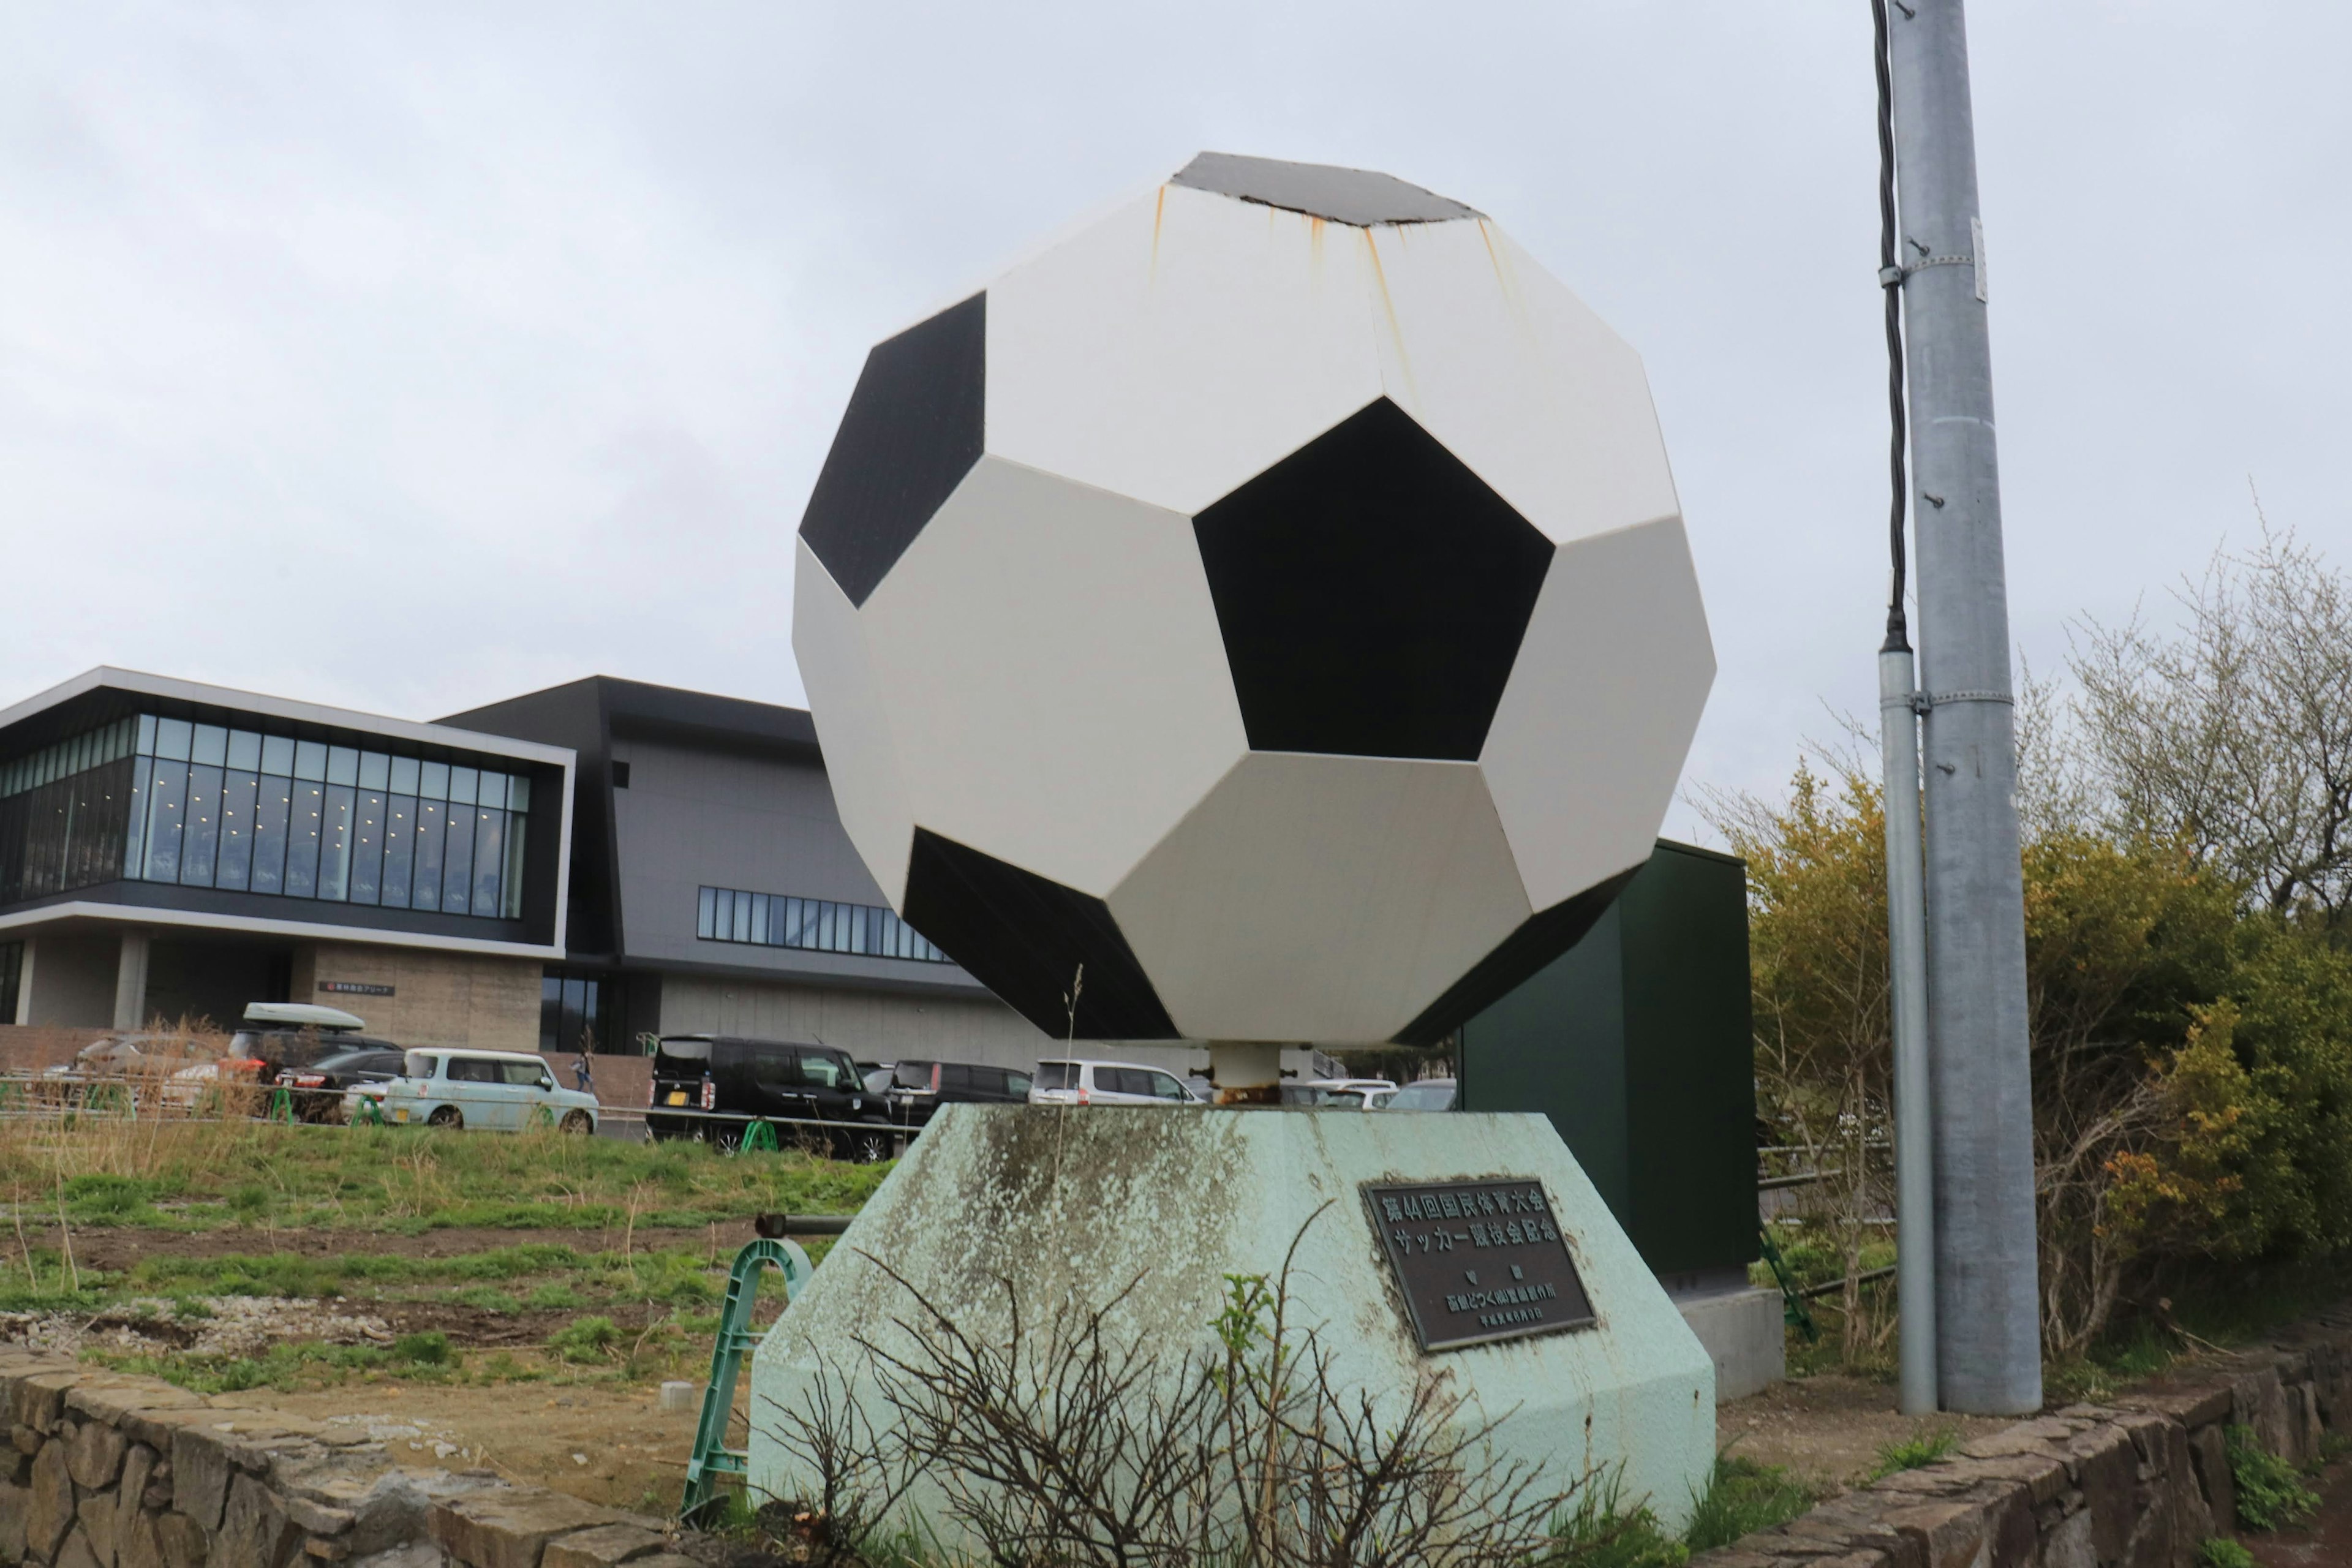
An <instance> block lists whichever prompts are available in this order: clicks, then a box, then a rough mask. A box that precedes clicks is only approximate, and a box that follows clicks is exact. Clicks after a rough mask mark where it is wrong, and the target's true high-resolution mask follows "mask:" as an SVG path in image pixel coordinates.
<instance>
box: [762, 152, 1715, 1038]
mask: <svg viewBox="0 0 2352 1568" xmlns="http://www.w3.org/2000/svg"><path fill="white" fill-rule="evenodd" d="M793 648H794V651H795V652H796V653H797V655H798V656H799V660H800V667H801V670H802V674H803V678H804V679H805V680H806V683H807V687H808V692H809V700H810V707H811V709H812V710H814V714H815V719H816V725H817V731H818V734H819V737H820V739H821V740H822V742H823V743H824V752H825V760H826V764H827V767H828V769H829V770H830V772H831V774H832V778H833V784H834V794H835V799H836V800H837V801H838V802H839V805H840V810H841V816H842V821H843V823H844V825H845V826H846V827H847V829H848V832H849V836H850V837H851V839H852V840H853V841H854V842H855V843H856V846H857V848H858V850H859V852H860V854H861V855H863V857H864V858H865V860H866V864H867V866H868V867H870V868H872V870H873V872H874V874H875V877H876V879H877V880H878V881H879V882H880V883H881V885H882V887H883V889H884V891H885V892H886V894H887V896H888V897H889V898H890V899H891V900H892V901H893V902H894V903H895V904H897V905H898V909H899V910H900V912H901V913H902V914H904V916H905V917H906V919H907V920H908V922H909V923H910V924H912V925H913V926H914V927H915V928H916V929H917V930H919V931H921V932H922V933H923V934H924V935H925V936H927V937H929V939H930V940H931V941H932V942H936V943H938V944H939V945H940V947H941V948H943V949H945V950H946V951H947V952H948V953H949V954H950V956H952V957H953V958H954V959H955V960H956V961H957V962H958V963H961V964H962V965H963V966H964V967H965V968H966V969H968V970H969V971H971V973H973V974H974V975H976V976H977V977H978V978H979V979H981V980H982V982H984V983H985V984H987V985H988V986H989V987H990V988H991V989H992V990H993V991H994V992H995V993H996V994H998V995H999V996H1001V997H1003V999H1004V1000H1005V1001H1006V1002H1008V1003H1009V1004H1011V1005H1013V1007H1015V1008H1016V1009H1018V1010H1019V1011H1020V1012H1021V1013H1022V1014H1023V1015H1024V1016H1026V1017H1028V1018H1029V1019H1030V1020H1031V1021H1032V1022H1033V1023H1034V1024H1036V1025H1037V1026H1038V1027H1040V1028H1042V1029H1044V1030H1045V1031H1046V1032H1047V1033H1048V1034H1050V1035H1053V1036H1055V1037H1062V1036H1064V1035H1066V1034H1069V1033H1073V1032H1075V1034H1076V1036H1077V1037H1080V1038H1087V1039H1129V1040H1146V1039H1193V1040H1206V1041H1213V1042H1220V1043H1223V1042H1243V1041H1254V1042H1283V1041H1296V1042H1314V1043H1322V1044H1346V1043H1363V1042H1374V1041H1387V1040H1399V1041H1404V1042H1407V1043H1424V1042H1429V1041H1433V1040H1435V1039H1437V1038H1440V1037H1443V1036H1444V1034H1445V1033H1446V1032H1447V1031H1448V1030H1450V1029H1451V1028H1452V1027H1453V1026H1454V1025H1456V1024H1457V1023H1459V1022H1460V1021H1461V1020H1462V1019H1463V1018H1465V1017H1466V1016H1469V1015H1470V1014H1472V1013H1474V1012H1475V1011H1477V1010H1478V1009H1479V1008H1481V1007H1483V1006H1485V1005H1486V1004H1487V1003H1489V1002H1491V1001H1493V1000H1494V999H1496V997H1498V996H1499V995H1501V994H1503V993H1504V992H1506V991H1507V990H1509V989H1510V988H1511V987H1512V986H1514V985H1516V984H1517V983H1518V982H1519V981H1521V980H1523V979H1525V978H1526V977H1527V976H1528V974H1530V973H1533V972H1534V971H1535V970H1536V969H1538V968H1539V967H1541V966H1542V965H1543V964H1544V963H1548V962H1549V961H1550V960H1551V959H1552V958H1554V957H1556V956H1557V955H1558V954H1559V952H1562V951H1563V950H1564V949H1565V948H1567V947H1568V946H1569V945H1570V943H1571V942H1574V941H1575V939H1576V938H1577V937H1578V936H1580V934H1582V932H1583V931H1584V930H1585V929H1586V927H1588V926H1589V925H1590V924H1591V921H1593V920H1594V919H1595V918H1596V917H1597V916H1598V915H1599V913H1600V912H1601V910H1602V909H1603V908H1605V907H1606V905H1607V903H1608V901H1609V900H1610V899H1611V898H1612V897H1613V896H1614V894H1615V892H1616V890H1617V889H1618V888H1619V887H1620V886H1621V885H1622V882H1623V880H1624V879H1625V878H1626V877H1627V876H1629V875H1630V874H1631V872H1632V871H1633V869H1634V868H1638V867H1639V866H1640V865H1641V864H1642V862H1643V860H1644V859H1646V858H1647V857H1648V855H1649V853H1650V847H1651V845H1652V843H1653V841H1654V837H1655V835H1656V832H1657V829H1658V826H1659V823H1660V820H1661V819H1662V817H1663V816H1664V813H1665V809H1666V806H1667V805H1668V803H1669V801H1670V799H1671V797H1672V795H1673V791H1674V788H1675V780H1676V778H1677V776H1678V775H1679V773H1680V772H1681V769H1682V764H1683V759H1684V754H1685V751H1686V750H1687V748H1688V746H1689V743H1690V739H1691V732H1692V730H1693V728H1694V726H1695V725H1696V723H1697V721H1698V717H1699V710H1700V708H1701V706H1702V704H1703V703H1704V701H1705V700H1706V691H1707V687H1708V684H1709V682H1710V681H1711V680H1712V679H1713V677H1714V671H1715V662H1714V656H1713V652H1712V650H1711V648H1710V646H1709V643H1708V639H1707V631H1706V618H1705V616H1704V613H1703V612H1702V610H1701V608H1700V604H1699V594H1698V585H1697V583H1696V578H1695V577H1694V575H1693V573H1692V569H1691V561H1690V553H1689V550H1688V548H1687V546H1686V544H1685V540H1684V534H1683V524H1682V519H1681V516H1680V512H1679V508H1678V505H1677V503H1676V500H1675V487H1674V480H1673V477H1672V476H1671V474H1670V473H1669V472H1668V469H1667V465H1666V454H1665V449H1664V445H1663V443H1662V442H1661V440H1660V438H1659V434H1658V426H1657V419H1656V416H1655V414H1654V411H1653V409H1652V406H1651V401H1650V393H1649V386H1648V384H1647V381H1646V380H1645V378H1644V376H1643V371H1642V363H1641V361H1640V359H1639V358H1638V357H1637V356H1636V355H1635V354H1634V353H1633V350H1632V349H1631V348H1629V347H1628V346H1626V344H1625V342H1623V341H1622V339H1620V338H1619V337H1618V336H1617V335H1616V334H1615V333H1614V332H1612V331H1610V330H1609V328H1608V327H1607V326H1606V325H1604V324H1603V323H1602V322H1601V320H1600V319H1599V318H1598V317H1596V316H1595V315H1593V313H1592V312H1591V310H1587V309H1586V308H1585V307H1584V305H1583V304H1582V303H1580V301H1579V300H1577V299H1576V297H1575V296H1574V295H1572V294H1570V292H1569V291H1568V290H1567V289H1565V288H1563V287H1562V286H1561V285H1560V284H1559V282H1558V281H1556V280H1555V279H1552V278H1551V277H1550V276H1549V274H1548V273H1546V272H1545V271H1544V270H1543V269H1542V268H1540V267H1538V265H1537V264H1536V263H1535V262H1534V261H1533V260H1532V259H1531V258H1529V257H1528V255H1527V254H1526V252H1524V251H1522V250H1521V249H1520V248H1519V247H1517V245H1515V244H1514V243H1512V241H1511V239H1510V238H1509V237H1508V236H1507V235H1505V234H1504V233H1503V232H1502V231H1501V230H1499V229H1498V228H1496V226H1495V225H1494V224H1493V223H1492V222H1490V221H1489V220H1488V219H1486V217H1484V216H1481V215H1479V214H1478V213H1475V212H1474V211H1472V210H1471V209H1470V208H1468V207H1466V206H1464V205H1461V204H1459V203H1457V202H1453V201H1448V200H1446V199H1444V198H1443V197H1441V196H1436V195H1432V194H1430V193H1429V192H1427V191H1424V190H1422V189H1420V188H1419V187H1417V186H1413V185H1409V184H1404V183H1402V181H1398V180H1394V179H1391V178H1390V177H1389V176H1387V175H1384V174H1367V173H1362V172H1359V171H1354V170H1345V169H1328V168H1320V167H1316V166H1312V165H1302V164H1296V163H1271V162H1267V161H1265V160H1260V159H1251V158H1235V157H1228V156H1223V155H1220V154H1213V153H1210V154H1203V155H1202V156H1201V157H1200V158H1198V159H1196V160H1194V161H1193V162H1192V163H1191V164H1190V165H1189V166H1188V167H1186V168H1185V169H1184V170H1183V171H1182V172H1181V173H1180V174H1177V175H1176V176H1175V177H1174V178H1173V179H1171V180H1170V181H1169V182H1168V183H1167V184H1164V185H1160V186H1158V187H1155V188H1154V189H1152V190H1151V191H1150V192H1149V193H1147V194H1145V195H1140V196H1139V197H1137V198H1135V199H1134V200H1132V201H1130V202H1129V203H1127V204H1126V205H1123V206H1120V207H1118V208H1117V209H1115V210H1113V211H1111V212H1110V213H1108V215H1107V216H1102V217H1100V218H1099V219H1097V220H1096V221H1094V222H1092V223H1089V224H1087V225H1085V226H1081V227H1079V228H1076V230H1074V231H1072V232H1070V233H1068V234H1067V235H1066V236H1065V237H1062V238H1060V239H1058V240H1056V241H1055V242H1053V243H1051V244H1049V245H1048V246H1046V247H1045V248H1043V249H1041V250H1039V251H1038V252H1036V253H1035V254H1034V256H1032V257H1031V258H1029V259H1027V260H1026V261H1024V262H1022V263H1020V264H1019V265H1017V266H1015V267H1013V268H1012V269H1011V270H1009V271H1007V272H1005V273H1003V275H1002V276H1001V277H999V278H997V279H995V281H993V282H992V283H990V284H989V285H988V287H987V288H986V289H983V290H982V291H981V292H979V293H976V294H974V295H972V296H971V297H970V298H969V299H966V300H961V302H959V303H956V304H953V305H950V307H948V308H947V309H946V310H941V311H940V312H939V313H938V314H936V315H934V316H931V317H930V318H929V319H928V320H926V321H921V322H919V323H918V324H916V325H915V326H912V327H909V328H908V329H907V330H906V331H903V332H900V333H899V334H898V336H896V337H893V338H891V339H889V340H887V342H883V343H881V344H879V345H877V347H876V348H875V349H874V351H873V353H871V355H869V356H868V358H867V360H866V368H865V372H864V374H862V375H861V376H860V377H859V378H858V382H857V385H856V391H855V392H854V393H853V394H852V395H851V396H850V401H849V406H848V411H847V413H846V414H845V416H844V417H843V419H842V422H841V428H840V433H839V434H838V435H837V436H836V437H835V441H834V445H833V449H832V452H831V455H830V456H829V457H828V458H827V459H826V462H825V465H824V470H823V473H822V475H821V477H820V478H819V479H818V481H817V484H816V488H815V490H814V495H813V496H812V498H811V500H810V501H809V506H808V510H807V514H806V516H805V518H804V519H803V521H802V524H801V531H800V552H799V560H798V584H797V592H796V601H795V605H794V615H793ZM1081 966H1083V968H1084V984H1083V987H1082V988H1080V989H1078V990H1077V993H1076V1018H1075V1021H1074V1020H1073V1019H1072V1018H1071V1016H1070V1015H1069V1013H1068V1011H1067V1010H1066V1001H1065V998H1066V996H1067V995H1069V994H1071V993H1072V991H1073V983H1074V980H1075V978H1076V975H1077V974H1078V972H1079V970H1080V967H1081ZM1262 1059H1263V1060H1264V1061H1267V1062H1270V1061H1271V1059H1272V1058H1271V1057H1270V1056H1267V1057H1265V1058H1262ZM1219 1076H1220V1082H1221V1083H1222V1082H1223V1081H1225V1074H1224V1073H1223V1071H1222V1070H1221V1072H1220V1075H1219Z"/></svg>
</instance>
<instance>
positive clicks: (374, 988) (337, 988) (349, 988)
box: [319, 980, 393, 996]
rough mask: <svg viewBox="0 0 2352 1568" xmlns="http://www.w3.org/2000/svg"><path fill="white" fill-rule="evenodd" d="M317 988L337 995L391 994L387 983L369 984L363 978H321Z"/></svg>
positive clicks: (390, 988)
mask: <svg viewBox="0 0 2352 1568" xmlns="http://www.w3.org/2000/svg"><path fill="white" fill-rule="evenodd" d="M319 989H320V990H321V991H328V992H332V993H333V994H336V995H338V996H389V995H391V994H393V993H392V987H391V986H389V985H375V984H369V983H368V982H367V981H364V980H321V981H320V982H319Z"/></svg>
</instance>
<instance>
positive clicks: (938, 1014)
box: [441, 676, 1199, 1067]
mask: <svg viewBox="0 0 2352 1568" xmlns="http://www.w3.org/2000/svg"><path fill="white" fill-rule="evenodd" d="M441 723H442V724H443V725H446V726H450V727H454V728H459V729H464V730H468V731H486V732H489V733H494V734H500V735H509V736H514V737H517V738H518V739H520V740H525V741H530V742H538V743H540V744H542V745H547V746H552V747H557V748H561V749H562V750H564V751H566V752H570V753H572V754H574V755H576V756H577V757H578V758H579V784H578V789H577V795H576V801H577V805H576V810H575V814H574V827H573V832H572V875H571V882H570V905H569V908H568V910H567V920H566V931H567V933H568V945H567V949H566V952H564V954H563V958H562V963H560V964H551V965H550V966H549V968H548V971H547V974H546V977H545V981H544V993H543V998H544V999H543V1006H542V1014H541V1016H542V1020H543V1022H542V1024H541V1034H540V1037H539V1041H538V1044H539V1046H540V1048H541V1049H543V1050H549V1051H568V1050H575V1049H577V1048H578V1047H579V1046H580V1044H581V1042H582V1041H583V1039H585V1040H588V1041H591V1042H593V1046H594V1047H595V1048H597V1049H600V1050H607V1051H610V1050H634V1049H635V1048H637V1047H636V1044H635V1042H637V1041H638V1040H639V1039H640V1038H641V1037H643V1036H645V1035H647V1034H694V1033H722V1034H738V1035H751V1036H763V1037H781V1038H792V1039H809V1038H814V1039H819V1040H822V1041H824V1043H825V1044H827V1045H834V1046H839V1047H842V1048H844V1049H845V1050H847V1051H849V1052H850V1053H851V1054H852V1055H854V1056H856V1057H857V1058H860V1059H863V1060H881V1061H888V1060H893V1059H895V1058H899V1057H926V1056H947V1057H951V1058H955V1059H959V1060H964V1061H978V1062H986V1063H992V1064H996V1065H1003V1066H1008V1067H1015V1066H1017V1067H1026V1066H1028V1065H1030V1064H1032V1063H1034V1062H1035V1061H1036V1060H1037V1058H1039V1057H1040V1056H1041V1055H1046V1054H1050V1052H1051V1049H1052V1043H1051V1042H1050V1041H1049V1040H1048V1038H1047V1037H1045V1036H1044V1035H1042V1034H1040V1033H1039V1032H1038V1031H1037V1030H1036V1029H1035V1028H1034V1027H1033V1026H1031V1025H1030V1024H1029V1023H1027V1022H1026V1021H1025V1020H1024V1019H1023V1018H1022V1017H1021V1016H1019V1015H1018V1014H1016V1013H1014V1012H1013V1010H1012V1009H1011V1008H1010V1007H1007V1006H1006V1005H1004V1004H1003V1003H1002V1002H999V1001H998V1000H997V999H996V998H995V997H994V996H992V995H991V994H989V992H988V990H987V989H986V988H985V987H984V986H982V984H980V983H979V982H978V981H976V980H974V979H972V977H971V975H969V974H967V973H964V971H963V970H962V969H961V968H959V967H958V966H957V965H956V964H955V963H952V962H950V960H949V959H948V957H947V955H946V954H944V953H942V952H940V951H939V950H938V949H937V948H935V947H933V946H932V945H931V944H930V943H929V942H926V941H924V940H923V939H922V937H921V936H920V935H919V934H918V933H917V932H916V931H914V930H913V929H912V928H910V927H908V925H906V924H905V923H904V922H903V921H900V920H899V919H898V916H897V915H895V914H893V913H892V912H891V911H890V910H889V909H888V908H887V905H886V904H885V901H884V900H883V897H882V891H881V889H879V888H877V886H876V885H875V883H874V879H873V878H872V877H871V876H869V875H868V874H867V872H866V867H865V863H864V862H863V861H862V860H860V859H859V858H858V855H857V851H856V849H855V848H854V847H851V845H850V842H849V837H848V835H847V834H846V833H845V832H844V831H843V830H842V826H841V816H840V814H839V812H838V811H837V810H836V809H835V805H834V797H833V786H832V784H831V783H830V782H829V781H828V780H827V778H826V776H825V769H824V758H823V756H822V755H821V754H820V752H819V751H818V749H817V740H816V729H815V726H814V723H813V722H812V721H810V719H809V716H808V714H807V713H805V712H803V711H802V710H799V709H797V708H782V707H777V706H773V705H772V704H768V703H763V702H748V701H743V700H739V699H735V698H730V697H713V696H709V695H707V694H704V693H701V692H695V691H681V690H677V689H673V688H670V687H664V686H649V685H646V684H645V683H643V682H640V681H634V680H618V679H613V678H611V677H609V676H593V677H591V678H589V679H585V680H575V681H572V682H571V683H569V684H568V685H563V686H557V687H552V688H550V689H547V690H545V691H536V692H532V693H530V695H528V696H524V697H517V698H513V699H510V700H507V701H504V702H495V703H492V704H490V705H489V706H488V707H484V708H476V709H472V710H468V711H467V712H464V713H456V714H452V715H450V716H449V717H447V718H446V719H444V720H442V721H441ZM1181 1055H1182V1056H1183V1057H1184V1058H1185V1059H1187V1060H1189V1059H1191V1058H1195V1057H1197V1056H1198V1055H1199V1053H1198V1052H1197V1051H1191V1052H1184V1053H1181Z"/></svg>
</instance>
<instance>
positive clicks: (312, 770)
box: [294, 741, 327, 784]
mask: <svg viewBox="0 0 2352 1568" xmlns="http://www.w3.org/2000/svg"><path fill="white" fill-rule="evenodd" d="M294 776H295V777H296V778H298V779H307V780H309V781H310V782H311V783H313V784H323V783H325V782H326V778H327V746H326V742H323V741H297V742H294Z"/></svg>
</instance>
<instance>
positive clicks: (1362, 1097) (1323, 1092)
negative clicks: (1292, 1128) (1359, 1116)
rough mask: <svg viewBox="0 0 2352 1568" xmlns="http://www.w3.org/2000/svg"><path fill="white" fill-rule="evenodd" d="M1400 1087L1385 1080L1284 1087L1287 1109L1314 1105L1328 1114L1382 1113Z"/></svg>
mask: <svg viewBox="0 0 2352 1568" xmlns="http://www.w3.org/2000/svg"><path fill="white" fill-rule="evenodd" d="M1396 1092H1397V1086H1396V1085H1395V1084H1393V1083H1391V1082H1390V1081H1389V1080H1388V1079H1384V1078H1326V1079H1307V1080H1306V1081H1304V1082H1300V1083H1286V1084H1284V1085H1283V1086H1282V1103H1283V1104H1285V1105H1311V1106H1315V1107H1318V1108H1319V1109H1321V1110H1381V1108H1382V1106H1383V1105H1384V1103H1385V1102H1386V1101H1387V1100H1388V1099H1389V1097H1390V1096H1391V1095H1393V1094H1395V1093H1396Z"/></svg>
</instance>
